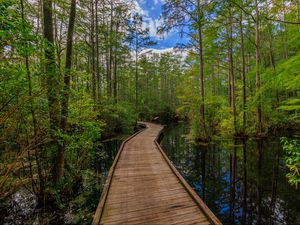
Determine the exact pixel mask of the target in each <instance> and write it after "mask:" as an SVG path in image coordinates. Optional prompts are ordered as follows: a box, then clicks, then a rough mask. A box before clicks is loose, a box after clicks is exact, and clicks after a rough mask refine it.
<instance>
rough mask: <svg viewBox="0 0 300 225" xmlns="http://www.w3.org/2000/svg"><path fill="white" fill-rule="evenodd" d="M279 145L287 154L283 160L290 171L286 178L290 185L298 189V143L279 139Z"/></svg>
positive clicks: (299, 155)
mask: <svg viewBox="0 0 300 225" xmlns="http://www.w3.org/2000/svg"><path fill="white" fill-rule="evenodd" d="M281 144H282V146H283V149H284V151H285V152H286V154H287V157H286V160H285V162H286V166H287V167H288V169H289V170H290V172H289V173H288V174H287V175H286V177H287V178H288V180H289V183H290V184H291V185H293V186H295V187H296V188H298V184H299V183H300V141H299V140H296V139H292V140H288V139H287V138H281Z"/></svg>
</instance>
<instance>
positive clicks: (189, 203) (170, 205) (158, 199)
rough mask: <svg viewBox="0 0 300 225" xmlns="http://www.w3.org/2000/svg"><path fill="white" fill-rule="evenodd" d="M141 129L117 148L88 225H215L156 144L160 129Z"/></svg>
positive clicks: (154, 125)
mask: <svg viewBox="0 0 300 225" xmlns="http://www.w3.org/2000/svg"><path fill="white" fill-rule="evenodd" d="M144 124H145V125H146V127H147V128H145V129H144V130H142V131H140V132H138V133H136V134H134V135H133V136H131V137H130V138H128V139H127V140H125V141H124V142H123V143H122V145H121V147H120V150H119V152H118V154H117V156H116V158H115V161H114V163H113V165H112V167H111V169H110V171H109V174H108V177H107V180H106V184H105V186H104V189H103V192H102V195H101V198H100V202H99V205H98V208H97V210H96V213H95V215H94V219H93V223H92V224H93V225H99V224H101V225H102V224H103V225H110V224H130V225H131V224H160V225H164V224H203V225H204V224H205V225H206V224H215V225H220V224H221V222H220V221H219V220H218V219H217V218H216V216H215V215H214V214H213V213H212V212H211V211H210V209H209V208H208V207H207V206H206V205H205V203H204V202H203V201H202V200H201V199H200V198H199V196H198V195H197V194H196V193H195V192H194V191H193V190H192V188H191V187H190V186H189V185H188V184H187V182H186V181H185V180H184V179H183V178H182V176H181V175H180V174H179V172H178V171H177V170H176V169H175V167H174V166H173V165H172V163H171V162H170V160H169V159H168V157H167V156H166V155H165V153H164V152H163V150H162V149H161V147H160V146H159V144H158V143H157V138H158V137H159V135H160V133H161V132H162V130H163V126H161V125H157V124H153V123H144Z"/></svg>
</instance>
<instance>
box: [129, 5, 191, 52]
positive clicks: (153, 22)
mask: <svg viewBox="0 0 300 225" xmlns="http://www.w3.org/2000/svg"><path fill="white" fill-rule="evenodd" d="M135 1H136V11H137V12H138V13H139V14H141V15H142V16H143V19H144V24H143V26H144V27H145V28H146V27H147V28H149V33H150V36H151V37H152V39H153V40H154V41H156V42H157V45H155V46H153V47H151V48H154V49H160V50H163V49H170V48H173V47H175V46H176V44H177V43H183V42H186V41H187V40H186V38H181V37H180V35H179V33H178V32H177V31H176V30H172V31H170V32H169V33H168V34H165V35H164V37H163V38H162V37H161V36H159V35H157V33H156V29H157V27H159V26H160V25H161V24H162V20H160V19H159V17H160V14H161V7H162V5H163V4H164V0H135Z"/></svg>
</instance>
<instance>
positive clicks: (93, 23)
mask: <svg viewBox="0 0 300 225" xmlns="http://www.w3.org/2000/svg"><path fill="white" fill-rule="evenodd" d="M90 6H91V34H90V39H91V40H90V42H91V69H92V71H91V72H92V99H93V102H94V106H96V103H97V100H96V69H95V66H96V65H95V10H94V7H95V6H94V0H91V3H90Z"/></svg>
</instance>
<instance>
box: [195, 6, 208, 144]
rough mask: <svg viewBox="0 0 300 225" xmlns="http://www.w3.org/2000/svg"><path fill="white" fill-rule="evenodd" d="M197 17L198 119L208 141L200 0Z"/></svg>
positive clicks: (204, 139) (204, 138)
mask: <svg viewBox="0 0 300 225" xmlns="http://www.w3.org/2000/svg"><path fill="white" fill-rule="evenodd" d="M197 14H198V15H197V18H198V21H197V23H198V45H199V80H200V98H201V100H200V121H201V125H202V128H203V138H201V139H203V141H209V140H210V137H209V135H208V132H207V128H206V121H205V90H204V58H203V41H202V13H201V6H200V0H197Z"/></svg>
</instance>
